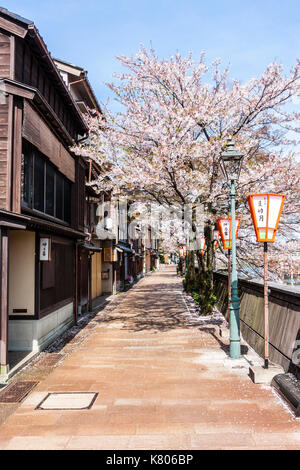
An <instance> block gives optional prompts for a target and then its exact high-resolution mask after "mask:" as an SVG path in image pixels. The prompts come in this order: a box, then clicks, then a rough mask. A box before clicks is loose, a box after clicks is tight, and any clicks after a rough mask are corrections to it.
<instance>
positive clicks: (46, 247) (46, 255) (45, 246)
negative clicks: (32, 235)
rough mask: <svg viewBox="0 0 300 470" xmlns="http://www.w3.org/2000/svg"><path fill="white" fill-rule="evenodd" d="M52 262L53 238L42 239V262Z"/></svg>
mask: <svg viewBox="0 0 300 470" xmlns="http://www.w3.org/2000/svg"><path fill="white" fill-rule="evenodd" d="M50 260H51V238H40V261H50Z"/></svg>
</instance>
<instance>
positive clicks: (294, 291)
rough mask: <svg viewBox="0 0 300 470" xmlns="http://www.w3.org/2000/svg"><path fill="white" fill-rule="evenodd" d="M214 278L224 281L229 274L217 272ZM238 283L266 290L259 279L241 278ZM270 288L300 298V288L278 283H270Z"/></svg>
mask: <svg viewBox="0 0 300 470" xmlns="http://www.w3.org/2000/svg"><path fill="white" fill-rule="evenodd" d="M214 276H219V277H223V278H224V279H227V277H228V274H225V273H221V272H218V271H215V272H214ZM238 282H239V283H240V284H241V285H243V284H244V285H247V284H248V285H249V286H256V287H259V288H260V290H261V289H263V288H264V281H263V280H258V279H255V280H252V279H245V278H242V277H239V278H238ZM268 287H269V289H270V290H271V291H274V292H281V293H284V294H288V295H292V296H293V297H297V298H298V297H299V298H300V288H299V287H295V286H287V285H284V284H278V283H276V282H268Z"/></svg>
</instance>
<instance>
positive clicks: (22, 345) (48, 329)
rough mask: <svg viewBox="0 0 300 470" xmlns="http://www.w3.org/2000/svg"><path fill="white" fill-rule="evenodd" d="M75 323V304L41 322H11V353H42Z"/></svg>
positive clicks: (9, 328) (9, 332)
mask: <svg viewBox="0 0 300 470" xmlns="http://www.w3.org/2000/svg"><path fill="white" fill-rule="evenodd" d="M72 323H73V302H71V303H69V304H67V305H65V306H64V307H62V308H60V309H58V310H56V311H55V312H52V313H50V314H49V315H46V316H45V317H43V318H41V319H40V320H21V319H18V320H10V321H9V326H8V349H9V350H10V351H42V350H43V349H44V348H45V347H47V346H48V344H50V343H51V342H52V341H54V340H55V339H56V338H57V337H58V336H59V335H61V334H62V333H63V332H64V331H65V330H66V329H67V328H69V327H70V326H71V325H72Z"/></svg>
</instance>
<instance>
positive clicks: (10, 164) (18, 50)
mask: <svg viewBox="0 0 300 470" xmlns="http://www.w3.org/2000/svg"><path fill="white" fill-rule="evenodd" d="M86 133H87V126H86V124H85V121H84V119H83V117H82V114H81V112H80V110H79V108H78V106H77V105H76V103H75V101H74V99H73V98H72V96H71V94H70V92H69V90H68V88H67V86H66V85H65V83H64V81H63V79H62V77H61V75H60V73H59V71H58V69H57V67H56V65H55V64H54V61H53V60H52V58H51V55H50V54H49V52H48V50H47V47H46V45H45V43H44V41H43V39H42V37H41V36H40V34H39V32H38V30H37V29H36V27H35V25H34V24H33V22H31V21H29V20H26V19H24V18H21V17H19V16H17V15H14V14H12V13H10V12H8V11H7V10H5V9H3V8H0V227H1V237H0V246H1V259H0V261H1V276H0V277H1V282H0V287H1V323H0V339H1V357H0V360H1V372H2V373H3V372H5V371H7V370H8V365H9V364H8V362H9V361H8V330H9V329H10V328H11V330H13V328H15V330H16V331H17V327H16V323H14V322H16V321H18V320H27V321H28V324H29V322H30V321H43V319H44V318H45V317H47V316H49V315H50V314H51V313H52V312H60V315H61V318H62V324H61V325H60V324H57V325H55V324H54V323H53V321H54V320H53V321H52V320H51V321H52V323H51V322H50V320H49V331H51V328H52V329H55V328H56V329H57V330H60V329H61V328H62V327H65V326H66V325H67V324H68V321H69V319H68V317H67V315H69V313H68V312H69V310H68V311H67V310H66V306H68V309H70V308H73V310H74V311H73V314H74V318H75V321H76V316H77V312H76V311H75V307H76V299H75V296H76V295H77V294H78V284H76V282H75V280H76V279H77V280H78V278H79V275H78V272H79V270H80V267H79V265H78V262H77V261H76V258H75V255H76V253H78V245H80V244H83V243H84V240H85V233H84V228H85V227H84V211H85V208H84V201H85V174H86V164H85V163H84V162H83V161H82V159H81V158H80V157H78V156H75V155H74V154H73V153H72V152H71V151H70V146H72V145H73V144H74V143H76V142H77V141H78V139H80V138H82V137H83V136H84V135H86ZM20 230H23V231H24V232H23V233H25V231H26V233H27V236H26V237H25V236H24V237H20V236H18V233H17V232H18V231H20ZM43 237H46V238H49V239H50V240H51V258H50V260H49V261H40V257H39V250H40V246H39V242H40V239H41V238H43ZM23 238H24V240H23ZM26 240H27V241H26ZM16 253H18V254H19V255H20V256H21V259H20V264H19V266H22V257H23V258H24V263H25V259H26V263H27V266H28V272H29V271H30V269H31V271H30V273H31V274H30V275H29V274H28V276H27V277H30V276H31V277H32V282H31V281H30V282H31V283H30V282H29V286H30V288H29V291H30V295H29V294H28V295H27V291H28V289H27V290H26V286H27V284H26V282H27V283H28V279H26V273H24V276H23V278H22V277H21V276H18V275H17V276H14V269H15V265H17V260H16V259H14V258H15V257H16ZM26 256H27V258H26ZM21 270H22V269H21V267H20V271H21ZM18 274H19V273H18ZM74 274H75V276H74ZM9 279H11V280H12V287H11V289H10V286H9ZM23 279H24V285H21V284H22V282H23ZM17 282H19V284H17ZM20 283H21V284H20ZM25 284H26V285H25ZM12 289H14V293H12ZM22 289H23V291H24V294H25V295H24V300H22V296H21V294H18V292H20V293H22ZM27 297H28V298H27ZM22 302H23V303H24V305H23V304H22ZM20 303H21V305H20ZM64 309H65V310H64ZM49 318H50V317H49ZM51 318H52V317H51ZM53 318H54V317H53ZM8 319H9V321H8ZM11 325H12V326H11ZM43 328H44V329H45V326H43ZM25 330H26V326H25ZM25 330H24V331H25ZM12 333H13V334H12V337H13V340H14V341H15V344H16V347H17V349H22V347H25V349H30V346H28V345H25V346H24V344H23V345H22V339H21V338H20V339H19V338H18V337H16V335H15V334H14V331H12ZM49 334H50V333H49ZM43 335H44V336H43V337H42V334H41V339H40V340H41V344H44V343H45V342H46V341H47V340H48V336H47V334H44V333H43ZM25 336H26V331H25ZM19 340H20V341H19ZM18 341H19V343H18Z"/></svg>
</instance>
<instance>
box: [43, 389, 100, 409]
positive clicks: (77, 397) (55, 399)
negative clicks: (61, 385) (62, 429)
mask: <svg viewBox="0 0 300 470" xmlns="http://www.w3.org/2000/svg"><path fill="white" fill-rule="evenodd" d="M97 396H98V393H93V392H69V393H63V392H62V393H49V394H48V395H47V396H46V397H45V398H44V400H43V401H42V402H41V403H40V404H39V405H38V406H37V407H36V409H37V410H87V409H90V408H91V407H92V406H93V403H94V401H95V400H96V398H97Z"/></svg>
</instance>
